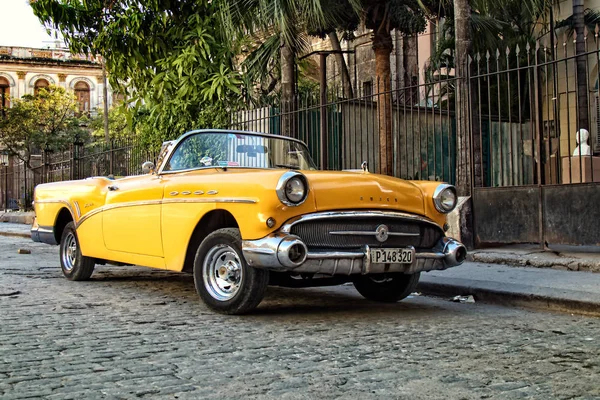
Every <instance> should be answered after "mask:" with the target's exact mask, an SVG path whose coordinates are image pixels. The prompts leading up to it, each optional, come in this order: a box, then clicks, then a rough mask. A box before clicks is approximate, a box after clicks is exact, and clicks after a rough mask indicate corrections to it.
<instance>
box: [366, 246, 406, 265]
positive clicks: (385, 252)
mask: <svg viewBox="0 0 600 400" xmlns="http://www.w3.org/2000/svg"><path fill="white" fill-rule="evenodd" d="M413 254H414V250H413V249H374V248H371V262H372V263H381V264H412V262H413Z"/></svg>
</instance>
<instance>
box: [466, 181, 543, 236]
mask: <svg viewBox="0 0 600 400" xmlns="http://www.w3.org/2000/svg"><path fill="white" fill-rule="evenodd" d="M473 218H474V225H475V226H474V228H475V241H476V245H477V246H481V245H490V244H495V243H505V244H506V243H538V242H539V187H537V186H520V187H506V188H475V189H474V190H473Z"/></svg>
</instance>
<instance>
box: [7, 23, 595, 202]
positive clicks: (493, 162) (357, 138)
mask: <svg viewBox="0 0 600 400" xmlns="http://www.w3.org/2000/svg"><path fill="white" fill-rule="evenodd" d="M599 31H600V29H596V30H595V32H594V34H593V39H592V35H588V34H586V39H585V40H586V46H587V52H585V53H584V54H579V55H575V43H574V40H573V39H572V36H569V35H563V36H562V40H558V38H557V37H555V36H546V37H545V38H544V39H542V40H540V41H538V42H537V43H535V44H534V45H531V46H530V45H526V46H524V47H523V48H519V47H518V46H516V47H514V48H504V49H495V50H494V51H488V52H486V53H484V54H474V55H472V56H471V57H470V60H469V68H468V71H469V75H468V76H467V77H466V79H467V82H468V88H469V96H468V104H469V109H470V115H469V124H468V125H469V132H470V136H471V139H472V142H471V144H472V153H471V154H470V156H471V157H472V161H473V164H474V165H473V185H474V187H476V188H486V187H510V186H526V185H536V184H539V185H541V184H545V185H547V184H569V183H582V182H600V161H599V160H600V158H597V157H594V156H593V155H594V151H595V152H596V153H598V152H600V147H599V146H600V91H599V85H598V81H599V80H600V71H599V70H598V60H599V58H600V40H599V37H598V32H599ZM578 66H579V72H576V71H577V68H578ZM582 67H583V68H582ZM582 70H583V71H585V72H584V77H583V78H582V77H581V71H582ZM420 75H421V76H423V77H425V78H424V79H425V82H424V83H420V84H413V85H408V86H405V87H394V85H393V84H394V82H392V79H390V82H387V83H386V84H383V83H384V82H380V81H377V82H375V83H374V85H371V86H368V85H363V86H360V85H357V84H356V82H355V85H354V86H355V88H354V93H355V94H357V96H356V97H354V98H351V99H348V98H344V97H343V96H342V95H341V93H342V90H340V89H339V88H337V87H330V88H329V90H327V91H326V92H322V93H312V92H310V91H307V92H305V93H303V94H302V95H299V96H297V97H296V98H295V99H293V101H290V102H289V103H285V102H276V103H265V104H261V103H259V104H256V103H252V104H250V103H249V104H248V105H247V106H246V107H243V108H241V109H238V110H235V111H234V112H232V114H231V120H230V127H231V128H232V129H242V130H250V131H260V132H266V133H272V134H282V135H288V136H293V137H295V138H298V139H300V140H303V141H304V142H305V143H307V145H308V147H309V150H310V151H311V154H312V156H313V158H314V159H315V160H316V161H318V164H320V166H321V167H322V168H324V169H336V170H338V169H357V168H360V166H361V164H362V162H363V161H367V163H368V165H369V169H370V170H371V171H375V172H379V171H380V170H381V169H382V168H383V167H384V166H383V165H382V159H383V158H382V152H381V149H382V145H383V146H384V147H388V146H390V145H391V148H392V152H391V153H390V158H391V159H392V167H391V171H389V173H390V174H391V175H394V176H397V177H401V178H406V179H427V180H439V181H446V182H450V183H454V184H456V179H457V176H456V165H457V137H456V135H457V133H456V118H455V113H454V110H455V106H456V104H455V87H456V85H457V81H458V79H460V77H455V76H454V69H453V68H452V66H451V65H428V66H426V67H425V69H424V70H422V71H421V74H420ZM582 80H583V81H585V82H583V81H582ZM582 82H583V85H584V86H585V90H584V91H583V97H582V95H581V93H582V92H581V90H580V89H581V84H582ZM359 88H361V90H359ZM378 89H381V90H378ZM584 100H585V101H584ZM584 102H587V104H588V106H587V107H586V106H585V104H583V103H584ZM582 113H583V115H585V116H586V118H584V119H582ZM582 121H583V122H582ZM585 121H588V122H585ZM583 125H585V126H583ZM583 128H587V129H586V131H587V133H588V134H589V136H590V137H589V138H588V139H587V143H584V142H585V139H584V138H583V136H584V135H583V132H582V135H581V136H582V138H581V142H582V143H584V144H585V146H583V145H582V146H579V147H577V150H576V146H577V143H576V139H577V132H579V131H580V130H581V129H583ZM588 144H589V146H587V145H588ZM588 150H590V151H589V152H588ZM157 151H158V149H150V148H148V147H147V146H145V145H144V144H143V143H141V142H140V140H139V139H137V138H127V139H121V140H116V141H112V142H109V143H106V142H103V141H98V142H94V143H91V144H88V145H85V146H83V145H81V144H75V143H74V144H72V145H71V146H69V147H68V148H66V149H63V151H60V152H54V153H48V152H46V153H44V154H42V155H39V156H38V157H37V159H36V160H34V163H33V164H32V165H33V167H32V168H31V169H28V168H25V167H24V166H23V164H18V163H16V164H13V165H10V166H8V167H6V168H4V170H2V171H0V179H1V182H4V183H1V184H0V187H2V193H0V194H1V197H0V198H1V199H2V200H0V201H2V204H3V205H4V207H5V208H6V207H8V208H15V207H23V206H27V205H28V204H30V200H31V197H32V193H33V187H34V186H35V185H36V184H38V183H44V182H53V181H59V180H65V179H78V178H84V177H88V176H94V175H105V176H106V175H114V176H124V175H133V174H138V173H141V167H140V166H141V164H142V162H143V161H146V160H153V159H155V156H156V153H157ZM5 198H6V199H5Z"/></svg>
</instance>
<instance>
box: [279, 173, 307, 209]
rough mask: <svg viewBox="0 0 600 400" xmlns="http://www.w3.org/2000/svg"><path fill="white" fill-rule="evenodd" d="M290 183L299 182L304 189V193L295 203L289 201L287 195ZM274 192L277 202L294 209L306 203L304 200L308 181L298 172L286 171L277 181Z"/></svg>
mask: <svg viewBox="0 0 600 400" xmlns="http://www.w3.org/2000/svg"><path fill="white" fill-rule="evenodd" d="M292 181H294V182H296V181H298V182H301V183H302V185H303V187H304V193H303V195H302V198H301V199H300V200H299V201H297V202H295V201H293V200H291V199H290V198H289V197H288V195H287V187H288V183H290V182H292ZM275 191H276V192H277V197H278V198H279V201H281V202H282V203H283V204H285V205H286V206H290V207H296V206H299V205H300V204H302V203H304V202H305V201H306V198H307V197H308V191H309V189H308V180H307V179H306V176H304V175H303V174H301V173H300V172H297V171H288V172H286V173H284V174H283V175H281V178H279V181H278V182H277V188H276V189H275Z"/></svg>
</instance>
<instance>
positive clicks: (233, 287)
mask: <svg viewBox="0 0 600 400" xmlns="http://www.w3.org/2000/svg"><path fill="white" fill-rule="evenodd" d="M268 283H269V272H268V271H266V270H262V269H256V268H252V267H250V266H249V265H248V264H247V263H246V259H245V258H244V255H243V254H242V240H241V237H240V231H239V230H238V229H234V228H225V229H218V230H216V231H214V232H213V233H211V234H210V235H208V236H207V237H206V238H205V239H204V240H203V241H202V243H201V244H200V246H199V247H198V251H197V252H196V257H195V259H194V284H195V286H196V291H197V292H198V294H199V295H200V297H201V298H202V300H203V301H204V303H206V305H207V306H208V307H210V308H211V309H213V310H215V311H217V312H220V313H223V314H245V313H247V312H249V311H252V310H253V309H255V308H256V307H257V306H258V304H259V303H260V302H261V300H262V299H263V297H264V295H265V291H266V289H267V285H268Z"/></svg>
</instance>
